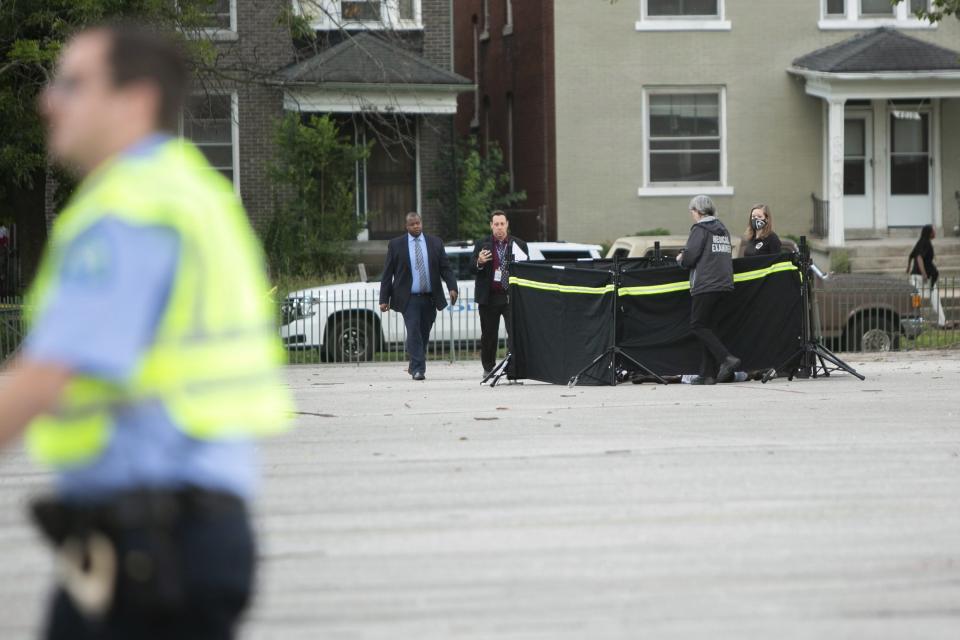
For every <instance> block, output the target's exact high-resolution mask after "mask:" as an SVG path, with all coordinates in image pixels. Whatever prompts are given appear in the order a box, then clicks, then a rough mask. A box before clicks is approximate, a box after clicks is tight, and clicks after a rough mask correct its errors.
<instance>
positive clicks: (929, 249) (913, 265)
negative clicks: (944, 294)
mask: <svg viewBox="0 0 960 640" xmlns="http://www.w3.org/2000/svg"><path fill="white" fill-rule="evenodd" d="M917 256H920V259H921V260H923V268H924V269H926V270H927V277H928V278H930V279H931V280H933V281H934V282H935V281H936V280H937V276H938V275H939V274H940V272H939V271H937V267H936V265H935V264H933V258H934V253H933V243H932V242H930V241H929V240H918V241H917V244H916V245H914V247H913V251H911V252H910V273H911V274H912V275H915V276H919V275H923V274H922V273H921V272H920V268H919V267H918V266H917Z"/></svg>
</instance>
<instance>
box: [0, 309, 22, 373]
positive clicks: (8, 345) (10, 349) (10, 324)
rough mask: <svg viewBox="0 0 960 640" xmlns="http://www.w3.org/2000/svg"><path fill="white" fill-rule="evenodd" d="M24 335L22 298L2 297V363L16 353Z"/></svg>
mask: <svg viewBox="0 0 960 640" xmlns="http://www.w3.org/2000/svg"><path fill="white" fill-rule="evenodd" d="M23 335H24V324H23V304H22V301H21V300H20V298H14V297H0V362H3V361H4V360H6V359H7V358H9V357H10V356H12V355H13V354H14V353H16V351H17V349H19V348H20V343H21V341H22V340H23Z"/></svg>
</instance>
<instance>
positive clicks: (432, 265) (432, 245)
mask: <svg viewBox="0 0 960 640" xmlns="http://www.w3.org/2000/svg"><path fill="white" fill-rule="evenodd" d="M444 285H446V287H447V290H448V291H449V293H450V303H451V304H456V302H457V280H456V278H454V276H453V270H452V269H451V268H450V261H449V260H448V259H447V252H446V251H445V250H444V248H443V240H441V239H440V238H438V237H436V236H428V235H427V234H425V233H423V220H422V219H421V217H420V214H419V213H417V212H411V213H408V214H407V233H405V234H404V235H402V236H400V237H399V238H394V239H393V240H391V241H390V244H389V245H387V260H386V264H385V265H384V268H383V277H382V278H381V279H380V311H381V312H383V313H386V312H387V310H388V309H393V310H394V311H397V312H399V313H401V314H403V323H404V325H406V327H407V353H409V354H410V366H409V367H408V368H407V371H408V373H409V374H410V376H411V377H412V378H413V379H414V380H423V379H425V377H426V372H427V353H426V350H427V345H428V344H429V342H430V330H431V329H432V328H433V323H434V322H435V321H436V319H437V311H441V310H443V309H445V308H446V307H447V299H446V296H444V293H443V286H444Z"/></svg>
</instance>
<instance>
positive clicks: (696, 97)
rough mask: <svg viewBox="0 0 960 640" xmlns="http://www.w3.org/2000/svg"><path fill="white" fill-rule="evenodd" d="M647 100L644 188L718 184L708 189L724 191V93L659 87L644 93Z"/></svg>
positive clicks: (685, 188) (688, 188) (687, 188)
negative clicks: (713, 188)
mask: <svg viewBox="0 0 960 640" xmlns="http://www.w3.org/2000/svg"><path fill="white" fill-rule="evenodd" d="M645 103H646V111H647V118H646V128H645V139H644V143H645V146H646V162H645V165H646V187H647V188H648V189H647V190H652V191H654V192H656V191H657V188H658V187H666V188H668V189H671V188H672V189H673V190H674V191H677V192H678V193H679V192H681V191H682V192H684V193H686V192H687V191H697V190H698V189H700V188H701V187H703V186H715V187H722V188H721V189H720V190H713V191H712V193H715V194H721V195H722V194H723V193H725V192H726V191H728V188H726V187H724V182H725V176H724V173H725V167H724V142H723V129H724V123H723V119H724V113H723V91H722V90H716V89H714V90H709V89H685V90H660V89H658V90H652V91H648V92H647V93H646V94H645ZM695 187H696V188H695ZM641 191H644V189H641ZM707 193H711V191H707ZM641 195H646V194H643V193H641ZM649 195H663V194H662V193H650V194H649Z"/></svg>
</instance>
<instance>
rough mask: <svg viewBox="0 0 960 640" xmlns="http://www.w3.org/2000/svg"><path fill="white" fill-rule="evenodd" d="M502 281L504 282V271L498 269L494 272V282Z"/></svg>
mask: <svg viewBox="0 0 960 640" xmlns="http://www.w3.org/2000/svg"><path fill="white" fill-rule="evenodd" d="M502 280H503V271H502V270H501V269H497V270H496V271H494V272H493V281H494V282H500V281H502Z"/></svg>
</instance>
